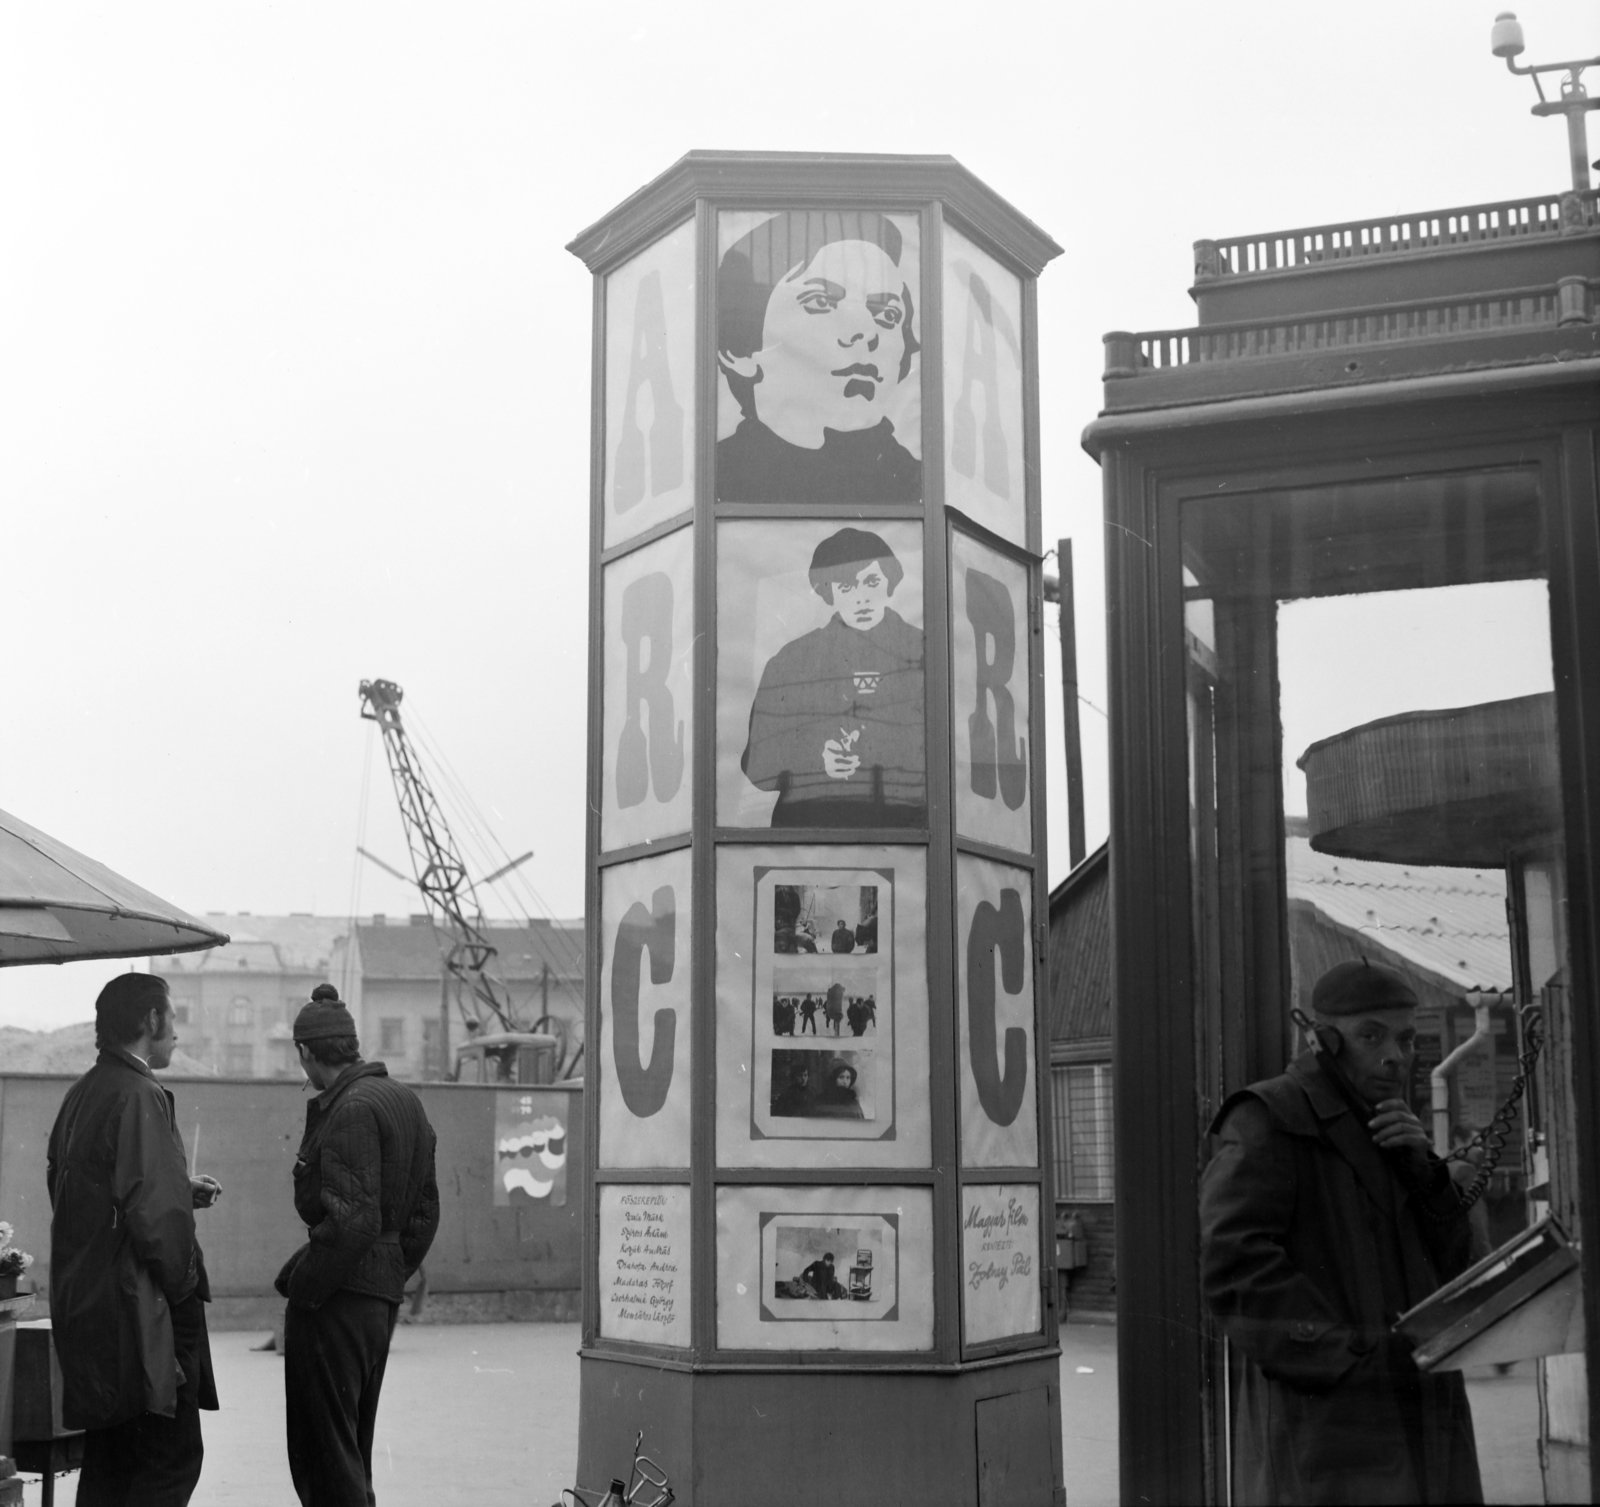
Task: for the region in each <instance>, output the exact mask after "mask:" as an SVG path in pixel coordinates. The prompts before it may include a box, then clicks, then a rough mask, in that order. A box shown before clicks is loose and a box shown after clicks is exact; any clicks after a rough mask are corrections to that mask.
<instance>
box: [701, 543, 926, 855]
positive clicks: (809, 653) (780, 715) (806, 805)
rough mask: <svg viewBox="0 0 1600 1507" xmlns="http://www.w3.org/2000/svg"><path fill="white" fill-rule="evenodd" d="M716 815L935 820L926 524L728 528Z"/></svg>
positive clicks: (751, 821) (721, 580)
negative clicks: (927, 677)
mask: <svg viewBox="0 0 1600 1507" xmlns="http://www.w3.org/2000/svg"><path fill="white" fill-rule="evenodd" d="M717 556H718V558H717V820H718V822H719V823H720V824H721V825H723V826H727V827H772V828H775V829H776V828H796V827H844V828H850V829H865V828H885V827H894V828H922V827H925V826H926V825H927V820H928V773H927V747H926V744H927V721H926V703H925V685H924V643H923V619H922V526H921V525H920V524H916V523H895V522H874V521H871V520H864V521H863V522H862V523H861V524H859V525H858V524H845V523H842V522H841V521H839V520H837V519H834V520H828V521H798V520H796V521H790V520H783V521H778V520H774V521H772V522H770V523H769V522H754V523H752V522H745V521H736V522H726V523H723V524H721V525H719V528H718V533H717Z"/></svg>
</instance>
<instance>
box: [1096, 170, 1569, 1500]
mask: <svg viewBox="0 0 1600 1507" xmlns="http://www.w3.org/2000/svg"><path fill="white" fill-rule="evenodd" d="M1597 278H1600V217H1597V214H1596V196H1595V194H1594V193H1593V192H1577V191H1574V192H1571V193H1567V194H1552V195H1547V196H1543V197H1539V198H1532V199H1526V200H1518V201H1510V202H1505V203H1499V204H1490V205H1474V206H1469V207H1466V208H1460V209H1451V210H1439V211H1432V212H1428V213H1424V214H1417V215H1405V216H1397V217H1394V218H1386V219H1374V220H1369V221H1360V222H1354V223H1350V224H1341V225H1322V226H1314V227H1309V228H1306V229H1300V230H1293V231H1284V232H1280V233H1274V234H1271V235H1255V236H1246V237H1240V238H1238V239H1235V240H1226V241H1201V242H1198V243H1197V244H1196V248H1195V280H1194V285H1193V288H1192V293H1193V296H1194V298H1195V301H1196V304H1197V307H1198V324H1197V326H1196V327H1195V328H1192V329H1186V330H1166V331H1157V332H1151V333H1144V334H1126V333H1120V332H1119V333H1114V334H1111V335H1108V336H1107V337H1106V353H1107V360H1106V380H1105V407H1104V410H1103V412H1102V414H1101V415H1100V417H1099V419H1098V420H1097V421H1096V422H1095V423H1094V424H1092V425H1091V426H1090V429H1089V431H1088V434H1087V436H1086V444H1087V446H1088V448H1089V449H1090V451H1091V452H1092V453H1093V454H1094V455H1096V456H1097V457H1098V459H1099V462H1100V465H1101V467H1102V472H1103V477H1104V492H1105V509H1106V519H1107V524H1108V527H1107V533H1106V549H1107V560H1108V565H1107V579H1108V592H1109V615H1110V636H1109V645H1110V648H1109V653H1110V684H1111V687H1112V690H1111V708H1110V710H1111V733H1110V736H1111V749H1112V757H1111V768H1112V832H1113V840H1112V854H1113V857H1112V892H1113V897H1112V912H1113V951H1114V974H1113V977H1114V984H1113V997H1114V1000H1115V1037H1114V1047H1115V1054H1116V1055H1115V1062H1116V1067H1115V1070H1116V1073H1117V1100H1116V1116H1117V1123H1116V1135H1117V1172H1118V1187H1117V1199H1118V1207H1117V1242H1118V1251H1117V1284H1118V1305H1119V1350H1120V1377H1121V1388H1122V1412H1121V1444H1120V1448H1121V1455H1122V1486H1123V1494H1124V1496H1125V1497H1126V1499H1127V1500H1129V1501H1150V1502H1198V1501H1209V1502H1218V1503H1225V1502H1228V1501H1230V1500H1231V1499H1232V1493H1233V1488H1234V1483H1235V1480H1236V1477H1235V1475H1234V1471H1235V1470H1236V1469H1237V1467H1238V1460H1237V1458H1236V1453H1237V1450H1238V1448H1239V1441H1238V1438H1237V1436H1236V1435H1235V1434H1234V1433H1233V1431H1232V1425H1233V1421H1234V1417H1235V1404H1236V1402H1237V1399H1238V1395H1239V1394H1238V1388H1239V1385H1240V1381H1239V1377H1240V1365H1241V1361H1240V1357H1239V1356H1238V1355H1237V1354H1233V1353H1230V1350H1229V1347H1228V1345H1227V1344H1226V1343H1225V1342H1224V1341H1223V1339H1222V1338H1221V1336H1220V1335H1219V1333H1218V1330H1217V1329H1216V1327H1215V1326H1214V1325H1213V1323H1212V1322H1211V1320H1210V1318H1209V1316H1208V1313H1207V1311H1206V1308H1205V1305H1204V1303H1203V1302H1202V1297H1201V1286H1200V1277H1199V1271H1200V1266H1199V1263H1200V1247H1201V1239H1202V1231H1201V1228H1200V1223H1199V1219H1198V1216H1197V1193H1198V1187H1199V1179H1200V1175H1201V1171H1202V1168H1203V1167H1204V1165H1205V1163H1206V1161H1207V1159H1208V1156H1209V1155H1210V1150H1211V1147H1210V1143H1209V1141H1208V1138H1207V1134H1206V1128H1207V1126H1208V1125H1209V1124H1210V1122H1211V1120H1212V1118H1213V1116H1214V1115H1215V1114H1216V1112H1217V1110H1218V1109H1219V1107H1220V1106H1221V1105H1222V1104H1223V1102H1224V1101H1225V1099H1226V1098H1227V1097H1228V1096H1229V1095H1230V1094H1232V1093H1233V1092H1235V1091H1236V1090H1238V1089H1240V1088H1243V1087H1244V1086H1245V1085H1247V1084H1249V1083H1251V1082H1254V1081H1256V1080H1260V1079H1263V1078H1268V1077H1271V1076H1273V1075H1275V1074H1277V1073H1280V1072H1282V1071H1283V1069H1284V1067H1285V1065H1286V1064H1287V1062H1288V1061H1289V1059H1290V1057H1291V1056H1292V1055H1293V1054H1294V1052H1295V1051H1296V1050H1297V1049H1298V1047H1299V1043H1298V1042H1297V1040H1296V1035H1297V1033H1296V1031H1295V1029H1294V1027H1293V1025H1292V1024H1291V1014H1290V1012H1291V1010H1292V1009H1294V1008H1295V1007H1297V1006H1298V1007H1300V1008H1302V1009H1304V1008H1307V1007H1308V1006H1309V1001H1310V991H1311V988H1312V986H1313V984H1314V983H1315V982H1316V980H1317V978H1318V977H1319V976H1320V975H1321V974H1322V973H1323V972H1324V971H1326V970H1327V969H1328V968H1329V967H1331V966H1333V965H1334V964H1336V963H1338V962H1341V961H1345V960H1353V959H1355V958H1358V957H1366V958H1368V959H1369V960H1370V961H1373V962H1380V963H1383V964H1385V965H1387V966H1389V967H1391V968H1394V969H1396V970H1398V971H1400V972H1402V973H1403V974H1405V975H1406V977H1407V979H1408V981H1410V982H1411V983H1412V984H1413V987H1414V989H1415V992H1416V993H1417V994H1418V997H1419V999H1420V1000H1421V1001H1422V1005H1421V1008H1419V1010H1418V1011H1417V1016H1416V1020H1417V1027H1418V1045H1419V1051H1418V1058H1419V1061H1420V1063H1421V1066H1422V1069H1423V1071H1422V1073H1421V1082H1420V1084H1419V1085H1418V1095H1417V1098H1416V1101H1415V1104H1414V1107H1415V1108H1416V1109H1417V1111H1418V1113H1419V1114H1420V1115H1421V1116H1422V1117H1423V1119H1424V1121H1425V1123H1430V1129H1432V1128H1433V1125H1434V1124H1437V1127H1438V1140H1439V1142H1441V1143H1443V1144H1444V1145H1445V1146H1446V1147H1447V1148H1457V1149H1460V1150H1461V1151H1462V1155H1463V1160H1464V1162H1466V1163H1469V1164H1470V1165H1466V1166H1464V1167H1463V1169H1462V1181H1463V1186H1467V1185H1468V1182H1467V1180H1468V1179H1474V1180H1475V1179H1476V1177H1477V1173H1478V1172H1480V1171H1482V1172H1484V1180H1483V1192H1482V1194H1481V1195H1480V1203H1481V1205H1482V1210H1481V1212H1480V1214H1479V1215H1478V1216H1476V1217H1480V1218H1481V1219H1482V1224H1483V1228H1482V1229H1481V1231H1480V1232H1479V1233H1480V1235H1481V1236H1482V1237H1484V1243H1485V1244H1486V1245H1490V1244H1499V1243H1501V1242H1503V1241H1504V1240H1506V1239H1507V1238H1516V1237H1517V1232H1518V1231H1519V1230H1522V1229H1525V1228H1528V1227H1529V1226H1531V1225H1532V1224H1533V1223H1534V1222H1535V1221H1537V1220H1538V1219H1539V1218H1540V1217H1542V1216H1543V1215H1544V1214H1546V1213H1549V1214H1554V1215H1555V1216H1556V1217H1557V1219H1558V1220H1559V1222H1560V1224H1561V1226H1562V1228H1563V1230H1564V1231H1565V1235H1566V1236H1567V1237H1568V1239H1570V1241H1571V1242H1572V1243H1573V1245H1574V1246H1575V1247H1576V1248H1577V1250H1578V1251H1579V1261H1580V1269H1581V1278H1582V1280H1581V1297H1576V1296H1574V1295H1575V1294H1577V1293H1578V1292H1579V1290H1580V1287H1579V1284H1577V1283H1575V1282H1570V1283H1568V1284H1567V1285H1566V1286H1565V1287H1564V1288H1562V1289H1561V1292H1562V1293H1563V1294H1564V1295H1565V1298H1566V1301H1567V1303H1568V1308H1569V1309H1570V1310H1571V1312H1570V1314H1568V1313H1567V1312H1566V1311H1565V1310H1563V1314H1562V1315H1561V1316H1560V1317H1559V1321H1555V1322H1548V1323H1545V1322H1543V1319H1541V1323H1542V1324H1543V1328H1542V1329H1541V1330H1540V1334H1541V1336H1542V1337H1540V1338H1538V1339H1537V1340H1536V1341H1535V1340H1527V1339H1526V1338H1524V1339H1523V1341H1522V1343H1521V1348H1514V1347H1513V1348H1511V1349H1506V1348H1505V1347H1504V1346H1502V1349H1501V1350H1500V1351H1494V1350H1493V1349H1492V1347H1490V1348H1488V1349H1480V1350H1479V1351H1478V1352H1477V1353H1478V1354H1480V1355H1485V1354H1491V1353H1492V1354H1509V1355H1513V1356H1514V1359H1511V1360H1506V1361H1502V1362H1501V1363H1500V1364H1498V1365H1494V1364H1481V1365H1473V1364H1466V1363H1462V1364H1461V1365H1460V1366H1459V1367H1458V1369H1460V1371H1461V1374H1462V1376H1463V1378H1464V1385H1465V1389H1466V1394H1467V1397H1468V1399H1469V1402H1470V1406H1471V1412H1472V1418H1473V1427H1474V1431H1475V1434H1476V1447H1477V1456H1478V1464H1479V1467H1480V1470H1481V1473H1482V1477H1483V1482H1484V1488H1485V1492H1486V1496H1487V1499H1488V1500H1490V1501H1506V1500H1513V1501H1589V1500H1592V1490H1593V1488H1592V1486H1591V1477H1590V1460H1589V1446H1590V1439H1591V1436H1592V1429H1593V1425H1594V1422H1595V1412H1594V1409H1595V1400H1596V1389H1595V1386H1594V1381H1595V1380H1596V1378H1594V1377H1593V1376H1592V1375H1591V1372H1592V1367H1593V1360H1592V1359H1591V1358H1592V1357H1594V1356H1595V1355H1596V1354H1597V1353H1600V1352H1597V1349H1596V1342H1597V1340H1600V1327H1597V1321H1600V1310H1597V1306H1596V1305H1597V1301H1600V1271H1597V1269H1596V1268H1597V1259H1600V1225H1597V1224H1596V1220H1597V1219H1600V1204H1597V1202H1596V1199H1597V1196H1600V1183H1597V1172H1596V1163H1597V1158H1596V1154H1595V1149H1594V1148H1595V1147H1596V1146H1600V1140H1597V1138H1596V1136H1597V1130H1600V1125H1597V1121H1596V1090H1597V1088H1600V1021H1597V1016H1596V1003H1597V995H1596V988H1597V984H1600V977H1597V965H1600V924H1597V923H1600V910H1597V907H1600V882H1597V881H1600V870H1597V863H1600V760H1597V758H1596V750H1597V749H1600V511H1597V503H1596V441H1597V438H1600V326H1597V324H1596V322H1595V309H1596V301H1595V290H1596V285H1597ZM1458 1048H1460V1050H1459V1051H1458V1050H1457V1049H1458ZM1430 1080H1431V1081H1430ZM1435 1107H1437V1108H1438V1110H1439V1114H1438V1116H1437V1117H1436V1120H1435V1121H1434V1122H1429V1121H1428V1116H1429V1114H1430V1112H1432V1111H1433V1109H1434V1108H1435ZM1497 1137H1498V1142H1499V1144H1498V1146H1495V1145H1494V1142H1495V1140H1496V1138H1497ZM1474 1148H1475V1149H1474ZM1491 1149H1492V1150H1493V1157H1491V1156H1489V1154H1488V1153H1489V1151H1490V1150H1491ZM1495 1158H1497V1159H1498V1161H1497V1164H1496V1165H1494V1166H1493V1170H1492V1171H1486V1170H1485V1168H1484V1166H1483V1163H1484V1162H1485V1161H1494V1159H1495ZM1545 1317H1548V1316H1547V1315H1546V1316H1545ZM1569 1320H1570V1322H1569ZM1525 1327H1526V1326H1525Z"/></svg>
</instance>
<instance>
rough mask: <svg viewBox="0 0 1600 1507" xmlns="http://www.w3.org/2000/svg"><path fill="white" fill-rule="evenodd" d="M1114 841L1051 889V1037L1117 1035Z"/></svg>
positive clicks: (1072, 1039)
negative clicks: (1112, 909) (1112, 901)
mask: <svg viewBox="0 0 1600 1507" xmlns="http://www.w3.org/2000/svg"><path fill="white" fill-rule="evenodd" d="M1109 855H1110V846H1109V844H1106V843H1101V845H1100V846H1099V847H1098V848H1096V849H1095V850H1094V852H1093V853H1091V854H1090V855H1089V856H1088V857H1087V858H1085V859H1084V860H1083V862H1082V863H1080V864H1079V865H1078V866H1077V868H1075V869H1074V870H1073V871H1072V872H1071V873H1070V874H1068V875H1067V877H1066V878H1065V879H1063V880H1062V881H1061V883H1060V884H1058V885H1057V886H1056V887H1055V889H1053V890H1052V891H1051V892H1050V1039H1051V1040H1052V1041H1085V1040H1090V1039H1093V1038H1097V1037H1102V1036H1109V1035H1110V1034H1111V916H1110V908H1109V907H1110V899H1111V884H1110V877H1111V865H1110V856H1109Z"/></svg>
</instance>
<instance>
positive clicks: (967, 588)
mask: <svg viewBox="0 0 1600 1507" xmlns="http://www.w3.org/2000/svg"><path fill="white" fill-rule="evenodd" d="M1029 639H1030V635H1029V632H1028V574H1027V571H1026V570H1025V569H1024V568H1023V566H1022V565H1021V563H1020V562H1019V561H1017V560H1014V559H1012V558H1010V557H1009V556H1007V555H1003V554H1001V553H1000V552H999V551H998V550H994V549H990V548H989V546H988V545H986V544H980V543H979V542H978V541H977V540H976V539H973V538H972V537H970V536H969V535H967V534H964V533H962V532H961V531H960V530H959V529H956V530H954V531H953V532H952V533H951V535H950V679H951V691H952V694H951V698H950V720H951V735H952V742H953V743H954V747H955V793H956V831H957V832H959V833H960V834H961V835H962V836H963V837H975V838H977V839H978V840H979V841H980V842H987V843H992V844H994V845H995V846H996V847H1000V848H1010V849H1012V850H1013V851H1015V852H1018V853H1029V852H1032V851H1033V801H1032V799H1031V796H1030V789H1029V786H1030V781H1031V778H1032V773H1033V771H1032V768H1031V766H1030V763H1029V750H1028V744H1029V733H1028V718H1029V711H1030V706H1031V701H1030V697H1029V673H1028V671H1029V666H1028V643H1029Z"/></svg>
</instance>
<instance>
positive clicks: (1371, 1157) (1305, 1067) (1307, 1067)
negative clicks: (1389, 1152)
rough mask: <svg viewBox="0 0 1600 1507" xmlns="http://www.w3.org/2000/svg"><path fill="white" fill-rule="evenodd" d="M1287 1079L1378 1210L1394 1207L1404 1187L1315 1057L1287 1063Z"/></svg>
mask: <svg viewBox="0 0 1600 1507" xmlns="http://www.w3.org/2000/svg"><path fill="white" fill-rule="evenodd" d="M1289 1076H1290V1077H1291V1078H1293V1079H1294V1080H1295V1082H1296V1083H1297V1084H1299V1086H1300V1088H1301V1090H1302V1092H1303V1093H1304V1094H1305V1096H1306V1099H1307V1100H1308V1101H1309V1103H1310V1105H1311V1108H1312V1110H1313V1111H1314V1112H1315V1114H1316V1116H1317V1119H1318V1120H1319V1121H1320V1122H1321V1124H1322V1133H1323V1135H1324V1136H1325V1137H1326V1138H1327V1141H1328V1144H1329V1145H1331V1146H1332V1147H1333V1148H1334V1150H1335V1151H1337V1152H1338V1153H1339V1155H1340V1156H1342V1157H1343V1158H1344V1159H1345V1160H1346V1161H1347V1162H1349V1163H1350V1166H1351V1168H1352V1169H1353V1170H1354V1172H1355V1174H1356V1176H1357V1177H1358V1178H1360V1179H1361V1185H1362V1186H1363V1187H1364V1188H1365V1189H1366V1190H1367V1192H1368V1194H1370V1195H1371V1197H1372V1199H1373V1200H1374V1202H1376V1203H1377V1205H1378V1207H1379V1208H1381V1209H1383V1210H1385V1211H1386V1212H1388V1211H1392V1210H1394V1208H1395V1205H1396V1202H1397V1200H1398V1199H1399V1198H1402V1197H1403V1196H1404V1192H1405V1190H1404V1188H1403V1187H1402V1186H1401V1184H1400V1181H1399V1179H1397V1178H1396V1177H1395V1176H1394V1175H1393V1174H1392V1173H1391V1172H1390V1170H1389V1166H1388V1163H1387V1161H1386V1159H1385V1157H1384V1154H1383V1153H1382V1152H1381V1151H1379V1150H1378V1148H1377V1147H1376V1146H1374V1145H1373V1144H1372V1138H1371V1137H1370V1136H1369V1135H1368V1134H1367V1127H1366V1126H1365V1124H1363V1123H1362V1121H1361V1120H1359V1119H1358V1118H1357V1117H1356V1115H1355V1112H1354V1110H1353V1109H1352V1108H1351V1106H1350V1103H1349V1101H1348V1100H1347V1099H1346V1098H1345V1096H1344V1095H1343V1094H1342V1093H1340V1092H1339V1089H1338V1086H1337V1085H1336V1084H1335V1083H1334V1082H1333V1080H1332V1079H1331V1078H1329V1076H1328V1075H1327V1074H1326V1073H1325V1072H1323V1070H1322V1067H1321V1064H1320V1063H1319V1062H1318V1061H1317V1058H1316V1054H1315V1053H1312V1052H1306V1053H1304V1054H1302V1055H1301V1056H1299V1057H1296V1058H1295V1060H1294V1061H1293V1062H1291V1063H1290V1064H1289Z"/></svg>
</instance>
